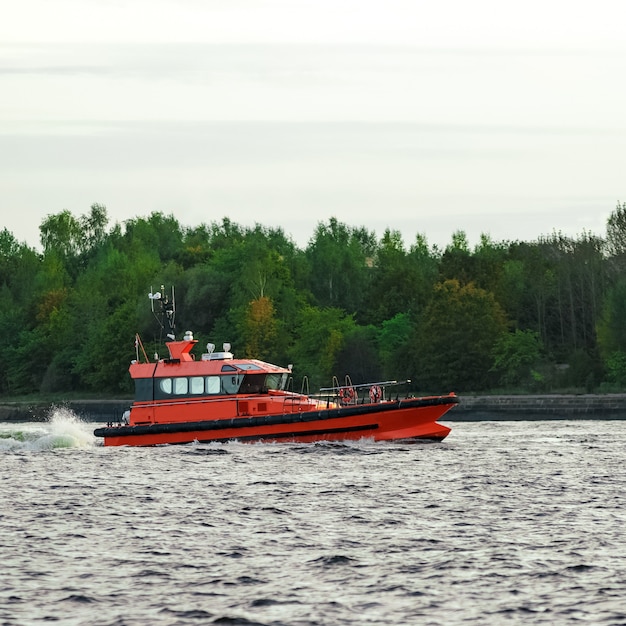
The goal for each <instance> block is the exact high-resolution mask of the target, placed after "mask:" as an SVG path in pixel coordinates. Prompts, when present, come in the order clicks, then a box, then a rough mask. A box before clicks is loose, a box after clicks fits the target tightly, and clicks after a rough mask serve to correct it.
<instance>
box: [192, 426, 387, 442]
mask: <svg viewBox="0 0 626 626" xmlns="http://www.w3.org/2000/svg"><path fill="white" fill-rule="evenodd" d="M377 428H378V424H364V425H363V426H349V427H347V428H325V429H324V430H304V431H302V432H296V431H292V432H285V433H276V434H274V433H268V434H266V435H246V436H245V437H236V439H237V441H248V442H250V441H274V440H276V439H295V438H297V437H319V436H321V435H336V434H342V433H357V432H359V431H366V430H376V429H377ZM233 439H234V438H233V437H221V438H211V439H198V443H214V442H218V443H219V442H226V441H233ZM181 443H183V444H186V443H189V442H181Z"/></svg>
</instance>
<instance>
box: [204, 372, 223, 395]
mask: <svg viewBox="0 0 626 626" xmlns="http://www.w3.org/2000/svg"><path fill="white" fill-rule="evenodd" d="M221 391H222V385H221V376H207V377H206V392H207V393H210V394H211V395H215V394H218V393H220V392H221Z"/></svg>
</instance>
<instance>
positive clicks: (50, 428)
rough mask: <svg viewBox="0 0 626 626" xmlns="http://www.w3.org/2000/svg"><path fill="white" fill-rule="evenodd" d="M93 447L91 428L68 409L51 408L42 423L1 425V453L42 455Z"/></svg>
mask: <svg viewBox="0 0 626 626" xmlns="http://www.w3.org/2000/svg"><path fill="white" fill-rule="evenodd" d="M95 446H96V438H95V437H94V435H93V424H88V423H86V422H83V421H82V420H81V419H80V417H78V415H76V414H75V413H74V412H73V411H70V410H69V409H67V408H62V407H55V408H52V409H51V410H50V413H49V415H48V419H47V421H45V422H28V423H23V424H22V423H21V424H13V423H3V424H0V452H21V451H29V452H42V451H46V450H56V449H59V448H93V447H95Z"/></svg>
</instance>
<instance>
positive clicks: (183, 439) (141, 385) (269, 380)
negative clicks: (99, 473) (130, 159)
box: [94, 293, 458, 446]
mask: <svg viewBox="0 0 626 626" xmlns="http://www.w3.org/2000/svg"><path fill="white" fill-rule="evenodd" d="M150 297H151V299H152V301H153V304H154V302H155V301H156V302H158V303H160V305H161V308H162V314H163V319H165V321H166V323H167V326H168V331H169V332H168V338H169V339H171V341H168V342H167V343H166V346H167V348H168V352H169V357H167V358H163V359H160V358H158V356H157V355H155V357H156V358H155V360H154V361H152V362H151V361H150V360H149V359H148V358H147V356H146V353H145V350H144V349H143V346H142V343H141V340H140V338H139V336H136V341H135V345H136V348H137V358H136V360H134V361H132V363H131V364H130V368H129V372H130V375H131V378H132V379H133V380H134V382H135V398H134V401H133V403H132V406H131V408H130V412H127V414H126V416H125V418H124V420H123V423H120V424H113V423H109V424H107V426H106V427H103V428H97V429H96V430H95V431H94V434H95V435H96V437H103V438H104V445H105V446H124V445H126V446H154V445H161V444H182V443H191V442H210V441H231V440H237V441H246V442H248V441H263V442H279V441H289V442H314V441H345V440H355V439H361V438H370V439H373V440H376V441H388V440H397V439H403V440H421V439H424V440H435V441H441V440H442V439H444V438H445V437H446V436H447V435H448V433H449V432H450V429H449V428H448V427H447V426H445V425H443V424H439V423H438V422H437V420H439V419H440V418H441V417H442V416H443V415H444V414H445V413H446V412H447V411H449V410H450V409H451V408H452V407H453V406H454V405H455V404H458V398H457V396H456V395H455V394H453V393H451V394H449V395H443V396H427V397H404V398H400V396H399V394H396V396H395V398H394V397H393V389H394V388H395V386H397V385H401V384H406V383H408V382H410V381H403V382H402V383H398V382H397V381H382V382H375V383H368V384H365V385H353V384H352V383H351V381H350V379H349V378H348V377H346V384H345V385H339V384H338V382H337V380H336V379H335V381H334V383H335V384H333V386H332V387H328V388H325V389H321V390H320V393H319V394H316V395H315V396H313V395H310V394H309V393H307V392H306V391H305V389H304V388H305V387H306V384H303V390H302V392H301V393H296V392H294V391H292V390H290V389H291V385H292V381H293V379H292V372H291V367H279V366H276V365H272V364H270V363H265V362H263V361H259V360H257V359H237V358H235V357H234V356H233V354H232V353H231V352H230V346H229V345H228V344H225V345H224V347H223V350H222V351H221V352H216V351H215V347H214V346H213V345H212V344H208V345H207V352H205V353H204V354H202V356H201V358H200V359H196V358H195V357H194V355H193V354H192V352H191V350H192V349H193V348H194V346H195V345H196V344H197V341H196V340H195V339H194V338H193V335H192V333H191V332H189V331H188V332H187V333H185V336H184V338H183V339H182V340H180V341H176V340H175V335H174V321H173V318H174V304H173V301H174V299H173V294H172V299H171V300H169V299H168V298H161V294H160V293H157V294H154V295H153V294H150ZM140 355H141V356H142V357H143V362H140ZM305 380H306V379H305Z"/></svg>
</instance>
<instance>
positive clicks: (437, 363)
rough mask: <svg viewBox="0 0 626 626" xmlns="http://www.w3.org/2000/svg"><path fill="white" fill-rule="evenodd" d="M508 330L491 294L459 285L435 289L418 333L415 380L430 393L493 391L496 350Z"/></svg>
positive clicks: (453, 282) (447, 284)
mask: <svg viewBox="0 0 626 626" xmlns="http://www.w3.org/2000/svg"><path fill="white" fill-rule="evenodd" d="M506 328H507V322H506V317H505V314H504V311H503V310H502V307H500V305H499V304H498V303H497V302H496V299H495V298H494V296H493V294H492V293H490V292H488V291H485V290H484V289H479V288H477V287H475V286H474V285H473V284H472V283H469V284H467V285H461V283H460V282H459V281H458V280H446V281H444V282H443V283H440V284H438V285H436V287H435V293H434V295H433V298H432V300H431V301H430V303H429V305H428V306H427V308H426V311H425V312H424V316H423V319H422V320H421V323H420V324H419V327H418V330H417V337H416V341H415V347H414V354H415V366H414V367H415V375H414V376H413V377H412V378H414V379H415V380H416V381H417V382H418V383H419V384H420V385H421V386H422V387H423V388H426V389H429V390H441V389H442V388H443V389H444V390H450V391H478V390H484V389H488V388H489V387H490V386H491V384H492V383H493V373H492V371H491V370H492V367H493V363H494V361H493V349H494V346H495V345H496V342H497V341H498V339H499V338H500V337H501V335H502V334H503V333H504V332H506Z"/></svg>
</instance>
